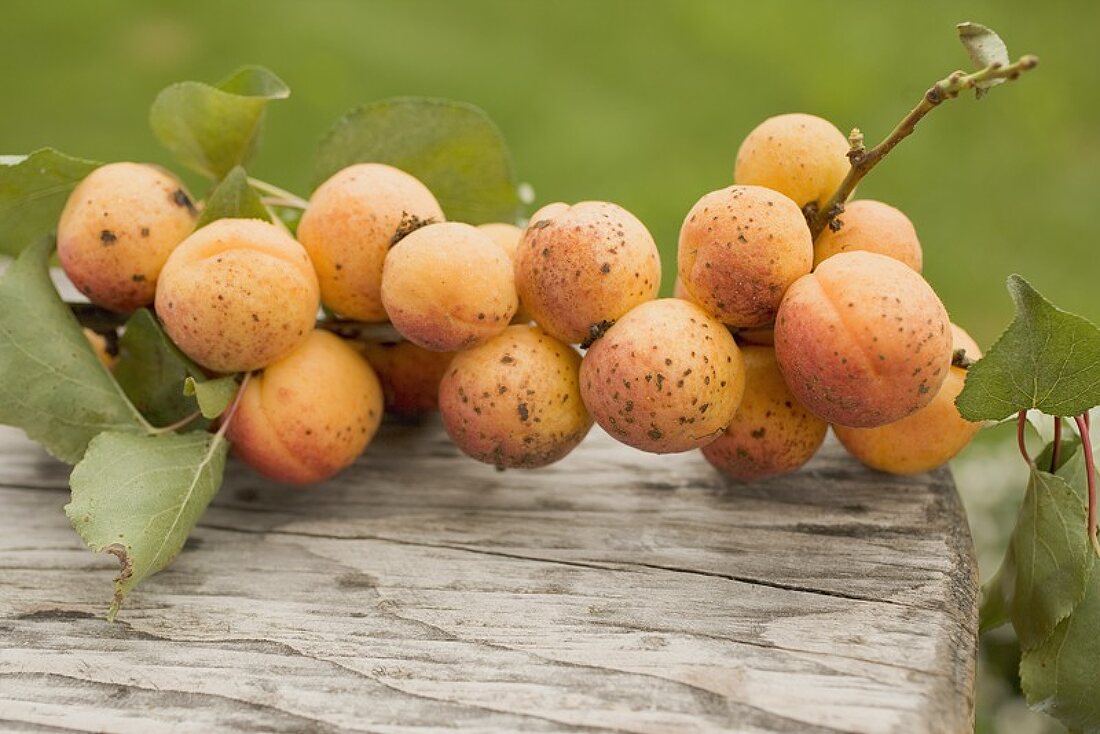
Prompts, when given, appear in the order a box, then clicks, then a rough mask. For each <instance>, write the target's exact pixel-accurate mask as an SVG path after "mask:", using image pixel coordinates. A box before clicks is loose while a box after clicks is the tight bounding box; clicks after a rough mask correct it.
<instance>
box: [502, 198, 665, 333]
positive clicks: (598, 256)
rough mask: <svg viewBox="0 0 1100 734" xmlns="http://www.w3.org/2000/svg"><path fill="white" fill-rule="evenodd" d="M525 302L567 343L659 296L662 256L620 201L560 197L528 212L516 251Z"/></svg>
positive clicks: (518, 282)
mask: <svg viewBox="0 0 1100 734" xmlns="http://www.w3.org/2000/svg"><path fill="white" fill-rule="evenodd" d="M515 273H516V289H517V290H518V291H519V298H520V302H521V303H522V304H523V307H524V308H525V309H526V310H527V312H528V313H529V314H530V315H531V316H532V317H533V318H534V319H535V321H537V322H538V324H539V325H540V326H542V328H544V329H546V331H547V332H549V333H550V334H552V335H553V336H554V337H556V338H558V339H560V340H562V341H564V342H568V343H579V342H583V341H585V340H586V339H588V338H589V336H590V334H591V330H592V328H593V327H594V326H597V325H598V324H600V323H602V322H606V321H614V320H615V319H617V318H619V317H620V316H622V315H623V314H625V313H626V312H627V311H629V310H630V309H631V308H633V307H634V306H636V305H638V304H639V303H643V302H645V301H649V300H652V299H653V298H656V297H657V292H658V290H659V289H660V287H661V260H660V256H659V255H658V253H657V245H656V243H654V241H653V237H652V236H651V235H650V234H649V230H647V229H646V228H645V225H644V224H642V223H641V222H640V221H638V219H637V217H635V216H634V215H633V214H631V213H630V212H628V211H627V210H625V209H623V208H622V207H621V206H617V205H615V204H609V203H607V202H602V201H584V202H581V203H579V204H574V205H573V206H568V205H566V204H561V203H555V204H549V205H547V206H544V207H543V208H542V209H540V210H539V211H537V212H535V214H534V216H532V217H531V222H530V224H528V225H527V230H526V231H525V232H524V233H523V240H522V241H521V242H520V245H519V248H518V250H517V252H516V262H515Z"/></svg>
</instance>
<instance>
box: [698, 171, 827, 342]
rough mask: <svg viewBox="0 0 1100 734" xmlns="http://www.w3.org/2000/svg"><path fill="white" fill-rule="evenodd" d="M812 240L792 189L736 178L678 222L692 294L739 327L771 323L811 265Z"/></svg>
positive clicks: (708, 309)
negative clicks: (775, 188)
mask: <svg viewBox="0 0 1100 734" xmlns="http://www.w3.org/2000/svg"><path fill="white" fill-rule="evenodd" d="M813 259H814V250H813V240H812V239H811V238H810V229H809V227H808V226H806V218H805V217H803V216H802V212H801V211H800V210H799V208H798V207H797V206H795V204H794V202H792V201H791V200H790V199H788V198H787V197H786V196H783V195H782V194H779V193H777V192H775V191H772V190H771V189H766V188H763V187H760V186H730V187H727V188H724V189H719V190H718V191H712V192H711V193H709V194H707V195H706V196H704V197H703V198H702V199H700V200H699V201H698V202H697V203H696V204H695V206H693V207H692V208H691V211H690V212H688V215H687V217H686V218H685V219H684V224H683V226H682V227H681V228H680V244H679V250H678V254H677V262H678V268H679V275H680V280H681V281H682V282H683V284H684V288H685V290H687V292H688V293H690V294H691V297H692V300H693V301H695V302H696V303H698V304H699V305H700V306H702V307H703V308H704V309H705V310H706V311H707V312H708V313H710V314H711V315H712V316H714V317H715V318H717V319H718V320H719V321H721V322H723V323H725V324H729V325H730V326H735V327H754V326H766V325H768V324H770V323H771V322H773V321H774V320H775V313H776V311H777V310H778V309H779V302H780V300H781V299H782V298H783V294H784V293H785V292H786V290H787V288H788V287H790V285H791V283H793V282H795V281H796V280H798V279H799V278H800V277H802V276H803V275H805V274H806V273H808V272H810V268H811V267H812V265H813Z"/></svg>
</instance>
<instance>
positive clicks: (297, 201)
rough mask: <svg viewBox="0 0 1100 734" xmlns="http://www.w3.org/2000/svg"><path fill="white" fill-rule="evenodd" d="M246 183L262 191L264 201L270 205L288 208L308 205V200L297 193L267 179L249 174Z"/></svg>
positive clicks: (300, 207)
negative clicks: (270, 182)
mask: <svg viewBox="0 0 1100 734" xmlns="http://www.w3.org/2000/svg"><path fill="white" fill-rule="evenodd" d="M248 185H249V186H251V187H252V188H254V189H256V190H257V191H259V192H261V193H263V194H264V197H263V200H264V203H265V204H268V205H270V206H281V207H285V208H288V209H305V208H306V207H308V206H309V202H308V201H306V200H305V199H303V198H302V197H300V196H298V195H297V194H295V193H292V192H290V191H287V190H286V189H281V188H279V187H278V186H276V185H274V184H269V183H268V182H267V181H263V180H261V179H258V178H252V177H251V176H249V177H248Z"/></svg>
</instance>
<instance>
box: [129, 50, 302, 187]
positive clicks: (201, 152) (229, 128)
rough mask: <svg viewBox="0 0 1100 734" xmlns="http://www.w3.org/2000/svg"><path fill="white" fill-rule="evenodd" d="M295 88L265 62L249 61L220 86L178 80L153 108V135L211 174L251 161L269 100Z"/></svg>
mask: <svg viewBox="0 0 1100 734" xmlns="http://www.w3.org/2000/svg"><path fill="white" fill-rule="evenodd" d="M289 96H290V89H289V88H287V86H286V84H284V83H283V80H282V79H280V78H279V77H277V76H275V74H274V73H272V72H271V71H269V70H267V69H265V68H263V67H262V66H245V67H242V68H240V69H238V70H237V71H235V72H234V73H233V74H232V75H231V76H230V77H229V78H227V79H224V80H222V81H221V82H219V83H218V84H217V85H215V86H211V85H209V84H204V83H202V82H192V81H188V82H177V83H176V84H172V85H171V86H169V87H166V88H165V89H163V90H161V92H160V94H158V95H157V98H156V99H155V100H154V101H153V106H152V108H151V109H150V110H149V124H150V126H151V127H152V128H153V134H155V135H156V137H157V139H158V140H159V141H160V142H161V144H162V145H164V147H165V148H167V149H168V150H170V151H171V152H172V153H173V154H174V155H175V156H176V158H177V159H178V160H179V161H180V163H182V164H183V165H185V166H187V167H188V168H190V169H192V170H194V171H197V172H198V173H201V174H203V175H204V176H208V177H209V178H212V179H215V180H217V179H220V178H222V177H224V176H225V175H226V174H227V173H229V171H231V170H232V169H233V167H234V166H239V165H243V164H245V163H247V162H248V159H249V158H250V157H251V155H252V153H253V152H254V151H255V149H256V145H257V144H258V141H259V137H260V131H261V128H262V127H263V120H264V112H265V111H266V109H267V104H268V102H270V101H272V100H276V99H286V98H287V97H289Z"/></svg>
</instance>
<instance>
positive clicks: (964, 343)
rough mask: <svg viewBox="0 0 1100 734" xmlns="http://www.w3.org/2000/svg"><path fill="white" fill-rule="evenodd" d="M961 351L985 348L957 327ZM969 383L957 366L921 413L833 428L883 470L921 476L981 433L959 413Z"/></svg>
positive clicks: (850, 449)
mask: <svg viewBox="0 0 1100 734" xmlns="http://www.w3.org/2000/svg"><path fill="white" fill-rule="evenodd" d="M951 329H952V332H953V333H954V336H955V349H965V350H966V354H967V356H968V357H970V358H971V359H978V358H979V357H981V350H979V349H978V345H977V344H976V343H974V340H973V339H971V338H970V335H969V334H967V333H966V332H965V331H963V330H962V329H960V328H959V327H957V326H955V325H954V324H952V325H951ZM965 382H966V370H964V369H962V368H961V367H952V368H951V369H950V371H949V372H948V375H947V379H946V380H944V383H943V385H942V386H941V387H940V389H939V391H938V392H937V393H936V397H934V398H933V399H932V402H930V403H929V404H928V405H926V406H924V407H923V408H921V409H920V410H918V411H917V412H916V413H913V414H912V415H910V416H906V417H905V418H902V419H901V420H899V421H896V422H894V423H888V424H886V425H885V426H879V427H878V428H849V427H846V426H833V433H835V434H836V437H837V438H838V439H840V442H841V443H842V444H843V445H844V448H846V449H848V453H850V454H852V456H854V457H856V458H857V459H859V460H860V461H861V462H863V463H864V464H866V465H867V466H869V467H871V468H872V469H878V470H879V471H884V472H889V473H890V474H919V473H921V472H926V471H931V470H932V469H935V468H936V467H938V466H941V465H943V464H946V463H947V462H948V461H949V460H950V459H952V458H953V457H954V456H955V455H956V454H958V453H959V452H960V451H962V450H963V449H964V448H966V447H967V445H968V444H969V443H970V441H971V440H972V439H973V438H974V436H975V435H976V434H977V433H978V431H979V430H980V429H981V427H982V424H981V423H971V422H970V421H968V420H966V419H965V418H963V417H962V416H961V415H959V410H958V408H956V407H955V398H956V397H958V395H959V393H960V392H962V389H963V384H964V383H965Z"/></svg>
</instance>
